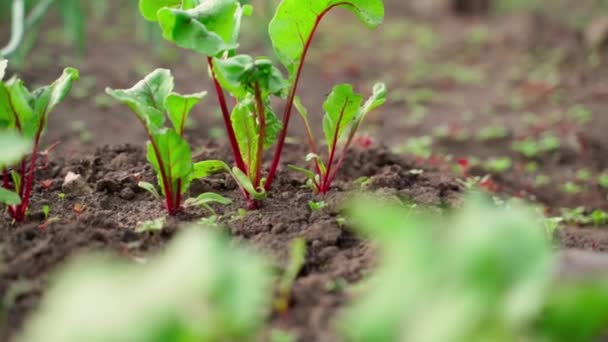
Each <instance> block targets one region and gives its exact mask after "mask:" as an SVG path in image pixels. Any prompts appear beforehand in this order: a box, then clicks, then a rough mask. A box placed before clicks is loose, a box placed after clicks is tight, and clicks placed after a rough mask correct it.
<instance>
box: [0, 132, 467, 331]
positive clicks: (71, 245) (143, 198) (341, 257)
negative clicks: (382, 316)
mask: <svg viewBox="0 0 608 342" xmlns="http://www.w3.org/2000/svg"><path fill="white" fill-rule="evenodd" d="M303 152H304V151H302V150H301V149H299V148H296V147H294V146H290V147H289V148H288V149H287V154H286V160H287V161H289V160H291V161H292V162H296V161H297V160H299V159H300V158H301V156H302V153H303ZM212 156H213V157H214V158H217V157H218V156H221V157H225V159H228V149H227V148H225V147H218V146H214V145H212V144H207V146H206V148H205V152H204V153H202V154H199V155H198V156H197V159H199V158H200V159H201V160H206V159H209V158H211V157H212ZM416 168H417V167H416V166H415V165H414V164H412V162H411V161H408V160H407V159H404V158H402V157H398V156H396V155H394V154H392V153H390V152H388V151H387V150H386V149H384V148H374V149H370V150H357V151H354V152H353V153H352V154H351V155H350V156H349V158H348V159H347V160H346V162H345V164H344V168H343V170H342V171H343V172H342V173H341V177H340V179H338V180H337V181H336V183H335V187H334V188H333V189H332V191H331V193H330V194H328V195H326V196H325V197H322V198H315V197H313V195H312V194H311V191H310V189H308V188H306V187H305V180H304V179H302V178H301V177H299V176H298V175H297V174H293V173H291V172H281V173H280V174H279V177H278V178H277V181H276V183H275V186H274V187H273V189H272V192H271V194H270V197H269V198H268V199H267V200H265V201H264V202H263V205H262V207H261V208H260V209H259V210H255V211H249V212H247V213H246V214H245V215H243V214H239V213H238V209H239V208H241V207H243V206H244V204H245V203H244V202H243V200H242V199H241V198H240V196H241V195H240V193H239V191H238V190H237V187H236V184H235V183H234V181H233V180H232V179H230V178H228V177H225V176H222V175H219V176H214V177H211V178H209V179H204V180H201V181H195V182H194V184H193V185H192V187H191V190H190V193H191V195H192V196H196V195H198V194H200V193H203V192H208V191H212V192H216V193H219V194H222V195H224V196H226V197H230V198H233V199H235V202H234V203H233V205H230V206H226V207H216V208H215V209H216V210H217V212H218V213H220V214H221V216H222V220H221V221H222V223H223V224H224V227H223V228H221V229H223V230H225V231H226V233H228V234H230V235H231V236H233V237H234V238H235V239H238V240H244V241H246V242H247V243H249V244H251V245H253V246H254V247H256V248H257V249H258V250H259V251H260V252H262V253H264V254H267V255H269V256H271V257H272V258H273V259H274V260H277V262H278V264H277V266H279V267H280V266H282V265H281V262H280V261H282V262H284V261H286V260H288V259H289V247H290V244H291V242H292V241H293V240H294V239H296V238H299V237H302V238H304V239H306V242H307V246H308V253H307V257H306V263H305V265H304V267H303V269H302V270H301V272H300V274H299V276H298V279H297V281H296V282H295V285H294V288H293V296H292V302H291V305H290V309H289V310H288V311H287V312H285V313H281V314H278V313H277V314H275V315H273V316H272V317H271V319H270V321H271V322H270V325H269V326H270V327H272V328H277V329H282V330H287V331H290V332H292V333H294V334H295V336H298V337H299V340H301V341H331V340H334V338H333V335H332V326H331V322H332V318H333V317H334V316H335V314H336V312H337V310H338V309H339V308H341V307H343V304H344V303H345V301H346V294H345V291H344V285H346V284H349V283H353V282H356V281H358V280H360V279H361V277H362V276H363V275H364V273H365V272H368V271H369V270H370V267H371V266H372V264H373V260H374V253H373V247H372V246H371V245H370V243H369V242H367V241H365V240H362V239H361V238H360V237H358V236H357V235H356V234H355V233H354V232H353V231H351V230H350V229H349V227H348V226H347V225H344V224H341V223H340V222H341V220H340V219H339V218H340V217H341V216H340V212H341V205H342V203H343V202H344V201H345V200H346V198H347V197H348V196H350V194H351V193H352V192H357V191H361V190H362V185H361V182H353V181H351V180H356V179H362V177H365V179H366V182H365V190H367V191H374V192H377V193H379V194H382V195H383V196H391V197H398V198H402V199H408V200H414V201H417V202H421V203H427V204H429V205H437V206H449V205H451V204H453V203H455V202H456V201H457V199H458V198H459V193H460V191H461V187H460V185H459V184H458V183H457V182H456V181H454V179H453V178H451V177H448V176H446V175H444V174H441V173H438V172H435V171H432V170H427V171H425V172H422V173H421V174H420V173H419V172H411V171H412V170H414V169H416ZM70 171H71V172H75V173H78V174H80V175H82V176H83V177H84V179H85V180H86V185H87V186H88V189H86V187H85V189H84V191H87V190H88V191H89V193H88V194H81V195H71V194H68V193H66V194H65V196H64V195H63V194H64V193H63V192H62V183H63V180H64V178H65V175H66V174H67V173H68V172H70ZM139 181H147V182H151V183H154V182H155V176H154V174H153V171H152V170H151V167H150V166H149V165H148V163H147V161H146V159H145V153H144V150H143V149H142V148H139V147H134V146H132V145H122V146H114V147H103V148H100V149H98V150H97V152H96V153H94V154H93V155H91V156H89V157H83V158H78V159H71V160H57V161H52V162H50V163H49V164H48V165H40V170H39V172H38V182H37V186H36V189H35V190H36V191H35V195H34V198H33V201H32V207H31V208H30V211H29V216H28V219H27V222H25V223H24V224H22V225H18V226H16V225H13V224H12V223H11V221H10V219H9V217H8V215H6V214H5V213H3V214H2V216H1V218H0V227H1V231H0V243H1V245H2V260H3V263H4V267H3V269H2V271H1V273H0V297H2V298H3V299H4V303H5V309H6V310H7V312H6V315H5V317H4V322H3V332H2V334H3V339H2V340H4V341H6V340H10V337H12V336H15V333H17V332H18V331H19V330H20V328H21V327H22V325H23V322H24V319H25V318H26V316H27V314H28V313H30V312H32V311H33V310H35V308H36V305H37V303H38V302H39V299H40V297H41V295H42V294H43V293H44V289H45V288H46V287H47V285H48V281H49V274H50V273H51V272H52V271H54V270H55V269H57V267H58V266H59V265H60V264H62V262H63V261H64V260H65V259H66V258H67V257H73V256H74V255H77V254H79V253H83V252H90V251H92V250H94V251H105V252H111V253H114V254H117V255H121V256H123V257H124V258H126V259H135V258H145V257H146V256H149V255H150V254H151V253H152V252H155V251H158V250H162V248H163V246H164V244H165V243H166V242H167V241H169V240H170V239H171V237H172V236H173V235H174V234H175V233H176V232H177V231H179V230H180V227H182V226H184V225H185V224H187V223H191V222H197V221H198V220H200V218H202V217H205V216H208V215H209V213H208V212H205V211H204V210H202V209H198V208H186V209H184V210H183V211H182V212H180V213H179V214H178V215H177V216H176V217H174V218H170V219H169V220H168V221H167V222H166V224H165V227H164V228H163V229H162V231H157V232H144V233H138V232H136V231H135V229H134V227H136V226H137V224H138V222H141V221H146V220H150V219H153V218H157V217H161V216H163V215H164V208H163V203H162V201H159V200H157V199H154V198H153V196H151V195H150V194H149V193H147V192H145V191H144V190H142V189H140V188H139V187H138V186H137V184H138V182H139ZM43 184H44V185H43ZM311 200H316V201H325V202H326V203H327V206H326V207H325V208H323V209H322V210H320V211H313V210H311V209H310V207H309V205H308V202H309V201H311ZM43 206H48V207H49V209H50V215H49V216H50V217H56V220H53V222H52V223H50V224H48V225H45V224H44V222H45V219H44V214H43V212H42V207H43Z"/></svg>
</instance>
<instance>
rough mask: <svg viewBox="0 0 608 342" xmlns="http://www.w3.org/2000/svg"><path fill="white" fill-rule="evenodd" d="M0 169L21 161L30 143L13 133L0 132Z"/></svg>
mask: <svg viewBox="0 0 608 342" xmlns="http://www.w3.org/2000/svg"><path fill="white" fill-rule="evenodd" d="M0 146H2V153H0V169H3V168H5V167H6V166H9V165H13V164H15V163H16V162H18V161H19V160H21V159H22V158H23V157H24V156H25V155H26V154H28V152H29V151H31V148H32V143H31V142H30V141H28V140H26V139H24V138H23V137H22V136H20V135H18V134H17V133H15V132H0Z"/></svg>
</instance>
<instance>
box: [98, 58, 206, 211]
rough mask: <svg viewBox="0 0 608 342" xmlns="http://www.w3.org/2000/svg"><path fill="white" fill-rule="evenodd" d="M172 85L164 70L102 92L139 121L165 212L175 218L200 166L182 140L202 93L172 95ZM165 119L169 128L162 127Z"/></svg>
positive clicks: (150, 187) (146, 186) (149, 187)
mask: <svg viewBox="0 0 608 342" xmlns="http://www.w3.org/2000/svg"><path fill="white" fill-rule="evenodd" d="M173 87H174V82H173V76H172V75H171V72H170V71H169V70H167V69H156V70H155V71H153V72H152V73H150V74H149V75H148V76H146V77H145V78H144V79H143V80H141V81H140V82H138V83H137V84H136V85H135V86H133V87H132V88H130V89H123V90H114V89H110V88H107V89H106V92H107V93H108V94H109V95H110V96H112V97H113V98H114V99H116V100H118V101H119V102H121V103H123V104H125V105H126V106H127V107H129V108H130V109H131V110H132V111H133V112H134V113H135V114H136V115H137V118H138V119H139V120H140V121H141V123H142V124H143V126H144V128H145V129H146V133H147V135H148V138H149V141H148V153H147V158H148V161H149V162H150V164H152V167H153V168H154V171H155V172H156V175H157V179H158V184H159V186H160V189H161V193H162V194H163V195H164V196H165V201H166V207H167V212H168V213H169V215H175V214H176V213H177V211H178V210H179V208H180V207H181V205H182V194H184V193H185V192H186V191H187V190H188V188H189V187H190V183H191V182H192V179H193V178H194V177H195V176H196V174H197V173H200V170H199V169H200V168H201V167H205V164H204V162H203V163H197V164H195V163H193V161H192V151H191V149H190V145H189V144H188V142H187V141H186V139H184V129H185V124H186V120H187V119H188V116H189V114H190V112H191V110H192V108H194V106H196V105H197V104H198V103H199V101H200V100H201V99H202V98H203V97H204V96H205V95H206V92H201V93H195V94H190V95H181V94H178V93H175V92H173ZM167 118H168V119H169V121H170V123H171V126H170V127H166V126H165V123H166V121H167ZM140 186H141V187H142V188H144V189H145V190H148V191H150V192H151V193H152V194H154V195H155V196H158V192H157V191H156V187H154V186H153V185H152V184H149V183H140Z"/></svg>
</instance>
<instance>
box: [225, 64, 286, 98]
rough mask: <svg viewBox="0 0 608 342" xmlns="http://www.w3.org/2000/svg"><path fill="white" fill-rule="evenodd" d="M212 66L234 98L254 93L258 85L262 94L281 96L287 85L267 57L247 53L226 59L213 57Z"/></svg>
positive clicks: (264, 95)
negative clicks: (255, 57) (255, 56)
mask: <svg viewBox="0 0 608 342" xmlns="http://www.w3.org/2000/svg"><path fill="white" fill-rule="evenodd" d="M213 67H214V71H215V74H216V76H217V78H218V81H219V82H220V84H221V85H222V87H224V88H225V89H227V90H228V91H229V92H230V93H231V94H232V95H234V96H235V97H236V98H239V99H241V98H244V97H245V96H246V95H247V94H253V93H254V86H255V84H256V83H257V85H258V86H259V87H260V91H261V92H262V96H263V97H264V98H265V97H266V96H267V95H270V94H273V95H278V96H281V95H282V94H283V92H284V90H285V89H286V87H287V83H286V82H285V80H284V79H283V75H282V74H281V72H280V71H279V69H277V68H276V67H275V66H273V65H272V61H271V60H270V59H268V58H265V57H262V58H258V59H255V60H254V59H253V57H251V56H249V55H238V56H234V57H230V58H226V59H215V60H214V62H213Z"/></svg>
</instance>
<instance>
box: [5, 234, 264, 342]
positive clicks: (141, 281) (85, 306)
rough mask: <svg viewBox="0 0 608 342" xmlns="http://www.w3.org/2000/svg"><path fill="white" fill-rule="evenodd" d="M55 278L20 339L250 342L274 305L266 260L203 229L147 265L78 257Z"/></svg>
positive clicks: (19, 341)
mask: <svg viewBox="0 0 608 342" xmlns="http://www.w3.org/2000/svg"><path fill="white" fill-rule="evenodd" d="M193 265H198V266H199V267H193ZM54 279H56V281H53V283H52V285H53V286H52V288H51V289H50V290H49V291H47V292H46V293H45V295H44V297H43V299H42V302H41V305H40V308H39V310H37V311H36V313H35V314H34V316H33V317H32V318H31V320H30V321H28V323H27V325H26V326H25V328H24V333H23V334H22V336H20V337H18V338H17V339H16V341H17V342H40V341H45V342H102V341H103V342H109V341H112V342H166V341H180V342H200V341H209V342H214V341H217V342H219V341H248V340H253V339H254V336H256V334H257V332H258V330H259V329H260V327H261V326H262V325H263V323H264V322H265V318H266V316H267V314H268V312H269V309H270V306H271V301H272V299H271V295H272V291H269V289H270V288H271V286H272V285H271V282H272V277H271V273H270V268H269V266H268V263H267V261H266V260H265V259H263V258H262V257H260V256H258V255H257V254H255V253H253V252H252V251H250V250H248V249H244V248H242V247H238V246H237V247H231V246H230V244H229V241H228V240H227V239H226V238H225V237H223V236H218V235H217V234H212V233H210V232H209V231H207V232H205V231H204V230H203V227H200V226H194V227H192V228H190V229H187V230H186V231H185V232H184V233H180V235H179V236H178V237H177V238H176V239H174V240H173V241H172V242H171V243H170V245H169V246H168V248H167V250H166V251H165V252H164V253H163V255H161V256H158V257H155V258H153V259H152V260H150V261H149V262H147V263H146V264H144V265H134V264H125V263H124V262H123V261H120V260H118V261H117V260H113V259H108V258H104V257H99V256H97V257H94V256H91V257H86V258H78V259H76V260H74V261H73V262H72V263H70V264H69V266H67V267H66V268H65V269H64V270H63V271H62V272H61V273H60V274H59V276H58V277H57V278H54ZM118 308H119V309H118Z"/></svg>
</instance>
